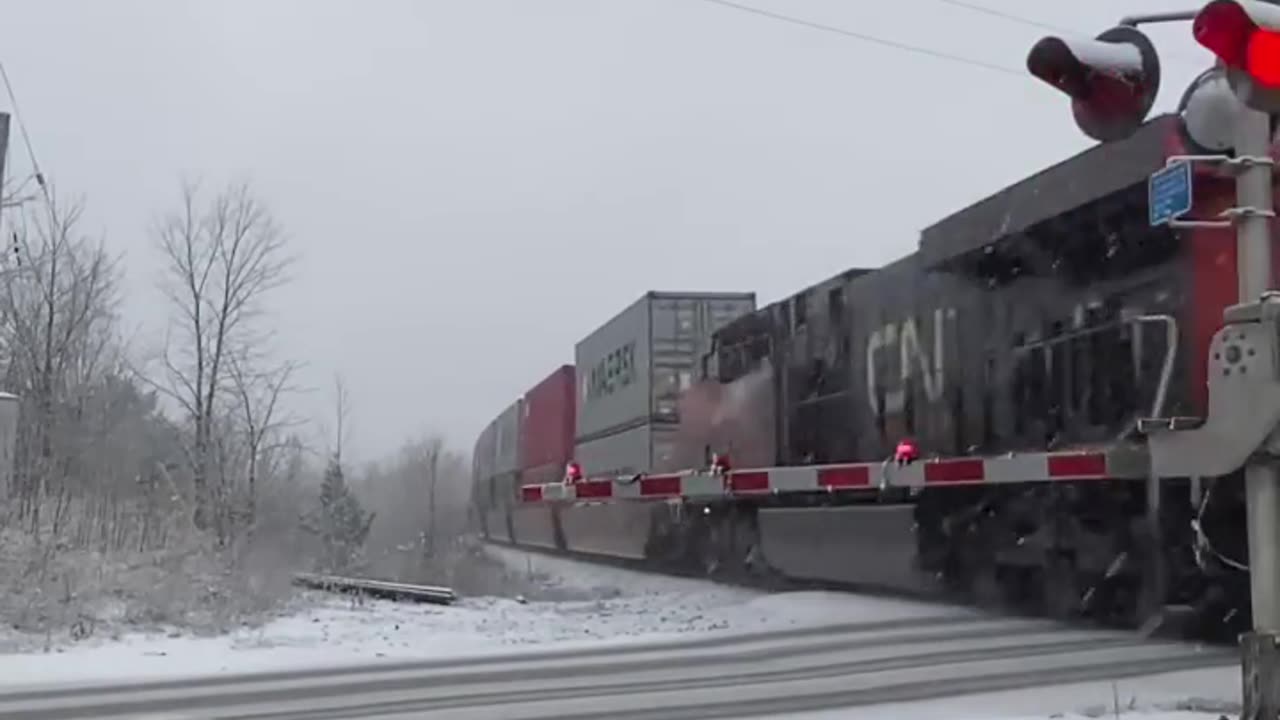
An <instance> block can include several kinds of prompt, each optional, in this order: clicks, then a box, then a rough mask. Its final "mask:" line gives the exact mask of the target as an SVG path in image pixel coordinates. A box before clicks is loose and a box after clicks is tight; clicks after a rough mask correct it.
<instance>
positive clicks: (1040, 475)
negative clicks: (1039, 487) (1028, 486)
mask: <svg viewBox="0 0 1280 720" xmlns="http://www.w3.org/2000/svg"><path fill="white" fill-rule="evenodd" d="M982 465H983V478H984V479H985V480H986V482H989V483H1015V482H1035V481H1038V480H1048V479H1049V456H1048V455H1046V454H1044V453H1031V454H1027V455H1014V456H1013V457H1007V456H1006V457H996V458H985V459H983V461H982Z"/></svg>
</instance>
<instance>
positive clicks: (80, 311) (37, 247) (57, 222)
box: [0, 190, 120, 527]
mask: <svg viewBox="0 0 1280 720" xmlns="http://www.w3.org/2000/svg"><path fill="white" fill-rule="evenodd" d="M32 207H33V209H32V210H30V211H28V212H24V213H22V214H20V215H19V216H18V218H17V221H16V223H15V224H14V226H13V229H12V234H13V240H14V244H13V246H12V253H11V256H12V257H13V259H14V260H15V261H16V265H17V267H16V268H11V272H9V273H8V277H6V279H5V280H6V281H5V283H4V287H3V289H0V343H2V344H3V349H4V350H5V357H6V358H7V360H8V365H7V367H6V373H5V381H6V384H7V387H8V388H9V389H12V390H14V391H15V392H17V393H18V394H19V395H20V396H21V397H22V398H23V402H24V404H25V405H26V408H25V411H26V417H27V418H28V422H25V423H23V428H22V432H21V438H20V442H19V447H18V452H19V456H18V458H17V461H18V463H17V464H18V467H17V472H15V475H14V483H15V487H14V488H11V490H13V491H16V492H15V494H16V495H17V496H18V500H19V508H20V512H24V513H30V514H31V517H32V521H33V527H34V526H38V524H39V510H38V508H39V502H38V500H39V497H40V495H41V494H42V493H43V492H45V491H46V490H50V489H51V486H52V485H56V486H57V487H56V488H52V489H53V490H54V491H58V492H61V491H62V490H63V489H64V485H65V482H66V480H67V478H69V477H71V476H73V475H75V474H76V468H75V467H74V466H75V464H76V463H77V462H78V460H77V454H78V450H79V449H80V448H82V447H83V446H84V445H85V444H86V443H87V442H88V441H89V440H90V438H89V436H88V434H87V433H86V432H84V429H83V428H81V427H72V426H73V425H77V424H78V423H80V421H81V420H83V410H84V403H85V402H86V400H87V397H88V395H89V394H90V393H91V392H92V391H93V387H94V384H95V382H96V381H98V380H100V379H101V378H103V377H104V376H105V375H107V374H108V373H110V372H112V371H118V370H119V365H120V355H119V349H120V345H119V342H118V335H117V318H116V316H115V313H114V307H115V304H116V302H117V300H118V283H119V272H118V267H117V265H116V261H115V259H114V258H112V257H110V256H109V255H108V254H107V252H106V250H105V248H104V246H103V244H102V243H101V242H100V241H91V240H89V239H88V238H86V237H84V236H83V235H81V234H80V231H79V224H80V220H81V215H82V212H83V204H82V203H81V202H79V201H72V202H70V203H67V204H66V205H63V204H62V203H61V202H60V200H59V198H58V196H57V195H56V194H55V193H54V192H53V191H52V190H50V192H49V195H48V198H47V202H43V203H37V204H33V205H32Z"/></svg>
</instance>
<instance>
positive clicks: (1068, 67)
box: [1027, 26, 1160, 142]
mask: <svg viewBox="0 0 1280 720" xmlns="http://www.w3.org/2000/svg"><path fill="white" fill-rule="evenodd" d="M1027 69H1028V70H1029V71H1030V72H1031V74H1032V75H1034V76H1036V77H1037V78H1039V79H1041V80H1043V81H1045V82H1046V83H1049V84H1050V85H1052V86H1053V87H1055V88H1057V89H1058V90H1061V91H1062V92H1064V93H1066V94H1067V96H1068V97H1070V98H1071V111H1072V113H1073V114H1074V116H1075V120H1076V124H1077V125H1078V126H1080V129H1081V130H1082V131H1083V132H1084V134H1086V135H1088V136H1089V137H1091V138H1093V139H1094V140H1098V141H1100V142H1108V141H1111V140H1119V139H1121V138H1123V137H1126V136H1128V135H1130V134H1132V133H1133V131H1134V130H1137V129H1138V126H1139V125H1141V124H1142V121H1143V120H1145V119H1146V118H1147V113H1149V112H1151V106H1152V105H1153V104H1154V103H1155V99H1156V93H1157V92H1158V91H1159V90H1160V58H1159V56H1157V54H1156V49H1155V46H1154V45H1152V44H1151V40H1149V39H1148V38H1147V36H1146V35H1144V34H1142V33H1141V32H1140V31H1139V30H1137V29H1136V28H1132V27H1125V26H1120V27H1114V28H1111V29H1110V30H1107V31H1106V32H1104V33H1102V34H1101V35H1098V37H1097V38H1096V39H1094V40H1075V39H1064V38H1060V37H1052V36H1051V37H1046V38H1043V39H1041V40H1040V41H1039V42H1037V43H1036V44H1035V45H1034V46H1033V47H1032V48H1031V52H1030V53H1029V54H1028V55H1027Z"/></svg>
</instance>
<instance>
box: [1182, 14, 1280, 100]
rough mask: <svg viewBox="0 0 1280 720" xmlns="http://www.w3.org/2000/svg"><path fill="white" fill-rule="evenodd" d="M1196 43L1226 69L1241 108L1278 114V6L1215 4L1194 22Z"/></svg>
mask: <svg viewBox="0 0 1280 720" xmlns="http://www.w3.org/2000/svg"><path fill="white" fill-rule="evenodd" d="M1191 32H1192V34H1193V35H1194V36H1195V39H1196V42H1198V43H1200V44H1201V45H1203V46H1204V47H1206V48H1208V49H1209V51H1210V52H1212V53H1213V54H1214V55H1216V56H1217V57H1218V61H1219V62H1220V63H1221V64H1222V65H1223V66H1224V67H1225V68H1226V78H1227V80H1228V82H1229V83H1230V85H1231V89H1232V90H1234V91H1235V94H1236V95H1237V96H1238V97H1239V98H1240V100H1241V102H1243V103H1244V104H1245V105H1248V106H1249V107H1251V108H1253V109H1255V110H1261V111H1263V112H1268V113H1274V112H1280V6H1277V5H1273V4H1271V3H1268V2H1258V1H1257V0H1212V2H1210V3H1209V4H1207V5H1205V6H1204V7H1203V8H1201V9H1200V12H1199V13H1197V14H1196V16H1195V20H1194V21H1192V25H1191Z"/></svg>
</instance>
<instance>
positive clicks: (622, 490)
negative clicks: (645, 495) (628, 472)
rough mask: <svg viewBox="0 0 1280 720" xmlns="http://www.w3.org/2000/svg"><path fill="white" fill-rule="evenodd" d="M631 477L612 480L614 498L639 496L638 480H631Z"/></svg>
mask: <svg viewBox="0 0 1280 720" xmlns="http://www.w3.org/2000/svg"><path fill="white" fill-rule="evenodd" d="M631 479H632V478H621V479H618V480H614V481H613V496H614V497H616V498H624V499H634V498H638V497H640V481H639V480H636V481H635V482H631Z"/></svg>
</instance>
